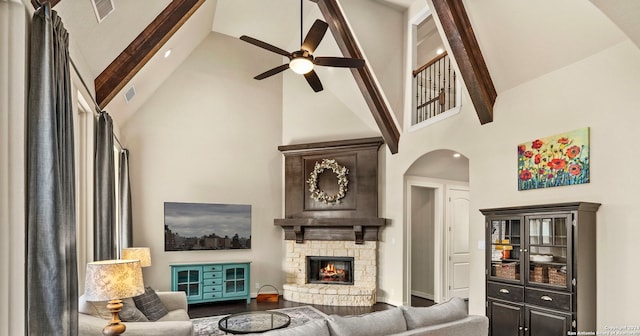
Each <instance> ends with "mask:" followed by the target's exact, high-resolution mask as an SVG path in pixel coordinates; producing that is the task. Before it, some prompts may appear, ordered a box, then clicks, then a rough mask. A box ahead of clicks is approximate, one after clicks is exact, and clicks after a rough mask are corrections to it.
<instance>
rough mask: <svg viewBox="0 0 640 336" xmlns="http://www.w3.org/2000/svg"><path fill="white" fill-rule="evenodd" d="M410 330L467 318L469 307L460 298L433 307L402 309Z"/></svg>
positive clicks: (404, 307)
mask: <svg viewBox="0 0 640 336" xmlns="http://www.w3.org/2000/svg"><path fill="white" fill-rule="evenodd" d="M400 309H402V312H403V313H404V319H405V320H406V321H407V328H408V329H409V330H411V329H416V328H420V327H428V326H432V325H436V324H441V323H447V322H451V321H455V320H459V319H463V318H465V317H467V315H469V314H468V312H467V305H466V304H465V302H464V300H463V299H461V298H459V297H454V298H451V299H450V300H449V301H445V302H442V303H439V304H437V305H434V306H431V307H408V306H402V307H400Z"/></svg>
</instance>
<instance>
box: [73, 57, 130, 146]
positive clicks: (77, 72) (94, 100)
mask: <svg viewBox="0 0 640 336" xmlns="http://www.w3.org/2000/svg"><path fill="white" fill-rule="evenodd" d="M69 61H70V62H71V66H73V70H74V71H75V72H76V75H78V78H80V82H81V83H82V86H84V88H85V89H86V90H87V94H88V95H89V97H90V98H91V101H92V102H93V106H94V107H95V109H96V110H95V113H94V116H96V117H99V116H100V113H102V109H101V108H100V105H99V104H98V102H97V101H96V99H95V98H94V97H93V95H92V94H91V90H89V87H88V86H87V83H85V81H84V79H83V78H82V75H81V74H80V71H78V67H76V64H75V63H74V62H73V59H72V58H71V56H69ZM113 138H114V139H115V140H116V142H117V143H118V145H120V149H124V146H122V143H121V142H120V140H119V139H118V137H117V136H116V134H115V133H114V134H113Z"/></svg>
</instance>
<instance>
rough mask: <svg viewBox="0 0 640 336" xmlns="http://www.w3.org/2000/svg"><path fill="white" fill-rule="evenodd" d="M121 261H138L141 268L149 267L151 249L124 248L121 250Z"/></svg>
mask: <svg viewBox="0 0 640 336" xmlns="http://www.w3.org/2000/svg"><path fill="white" fill-rule="evenodd" d="M120 259H123V260H140V266H141V267H149V266H151V249H149V248H148V247H125V248H123V249H122V256H121V257H120Z"/></svg>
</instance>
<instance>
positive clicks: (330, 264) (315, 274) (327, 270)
mask: <svg viewBox="0 0 640 336" xmlns="http://www.w3.org/2000/svg"><path fill="white" fill-rule="evenodd" d="M307 283H322V284H334V285H353V258H352V257H315V256H313V257H309V256H308V257H307Z"/></svg>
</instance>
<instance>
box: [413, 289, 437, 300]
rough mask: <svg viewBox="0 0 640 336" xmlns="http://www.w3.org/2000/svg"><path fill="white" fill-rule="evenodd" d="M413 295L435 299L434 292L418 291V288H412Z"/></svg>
mask: <svg viewBox="0 0 640 336" xmlns="http://www.w3.org/2000/svg"><path fill="white" fill-rule="evenodd" d="M411 295H412V296H417V297H419V298H423V299H427V300H431V301H433V294H429V293H425V292H421V291H417V290H412V291H411Z"/></svg>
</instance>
